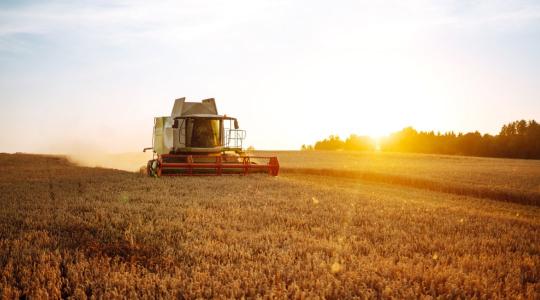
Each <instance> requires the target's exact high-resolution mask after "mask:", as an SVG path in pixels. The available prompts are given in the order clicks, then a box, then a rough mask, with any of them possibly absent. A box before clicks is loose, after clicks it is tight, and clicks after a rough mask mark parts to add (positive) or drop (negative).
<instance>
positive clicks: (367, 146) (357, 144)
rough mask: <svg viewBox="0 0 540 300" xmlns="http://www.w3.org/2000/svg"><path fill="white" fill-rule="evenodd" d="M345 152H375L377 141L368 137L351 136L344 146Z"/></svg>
mask: <svg viewBox="0 0 540 300" xmlns="http://www.w3.org/2000/svg"><path fill="white" fill-rule="evenodd" d="M343 147H344V149H345V150H351V151H373V150H375V141H374V140H373V139H372V138H370V137H368V136H358V135H356V134H351V135H350V136H349V137H348V138H347V139H346V140H345V143H344V144H343Z"/></svg>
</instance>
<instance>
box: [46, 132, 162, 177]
mask: <svg viewBox="0 0 540 300" xmlns="http://www.w3.org/2000/svg"><path fill="white" fill-rule="evenodd" d="M111 150H113V149H108V148H106V147H104V146H102V145H97V144H91V143H88V142H81V141H80V140H75V139H74V140H69V141H67V140H63V141H55V142H54V143H51V144H49V145H47V146H46V147H44V148H42V149H40V151H39V152H40V153H47V154H55V155H62V156H66V157H67V158H68V159H69V161H71V162H72V163H75V164H77V165H79V166H83V167H101V168H109V169H117V170H123V171H129V172H139V170H140V168H141V167H143V166H144V167H146V163H147V161H148V160H149V159H151V158H152V151H148V152H142V151H140V152H136V151H132V152H116V153H115V152H112V151H111ZM134 150H139V149H134ZM141 150H142V149H141Z"/></svg>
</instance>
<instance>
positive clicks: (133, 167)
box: [67, 152, 152, 172]
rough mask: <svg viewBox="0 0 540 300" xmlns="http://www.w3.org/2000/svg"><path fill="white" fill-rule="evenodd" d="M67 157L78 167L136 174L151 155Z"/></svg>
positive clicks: (83, 155) (127, 154)
mask: <svg viewBox="0 0 540 300" xmlns="http://www.w3.org/2000/svg"><path fill="white" fill-rule="evenodd" d="M67 157H68V159H69V160H70V161H71V162H73V163H75V164H77V165H79V166H84V167H102V168H109V169H117V170H124V171H129V172H138V171H139V170H140V169H141V167H145V166H146V163H147V161H148V160H149V159H151V158H152V153H143V152H130V153H114V154H111V153H82V152H79V153H71V154H67Z"/></svg>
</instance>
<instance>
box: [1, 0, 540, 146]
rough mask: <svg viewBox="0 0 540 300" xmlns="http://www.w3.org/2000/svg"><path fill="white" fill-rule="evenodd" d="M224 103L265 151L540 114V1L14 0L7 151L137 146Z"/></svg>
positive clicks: (6, 80)
mask: <svg viewBox="0 0 540 300" xmlns="http://www.w3.org/2000/svg"><path fill="white" fill-rule="evenodd" d="M180 97H186V98H187V100H188V101H199V100H201V99H205V98H210V97H214V98H216V101H217V105H218V110H219V112H220V113H222V114H227V115H231V116H235V117H237V118H238V119H239V123H240V126H241V127H242V128H243V129H246V130H247V140H246V145H253V146H254V147H255V148H256V149H299V147H300V146H301V145H302V144H312V143H314V142H315V141H316V140H320V139H322V138H324V137H326V136H328V135H330V134H338V135H340V136H341V137H346V136H348V135H349V134H351V133H355V134H359V135H371V136H375V137H377V136H383V135H386V134H388V133H390V132H393V131H397V130H400V129H402V128H403V127H406V126H413V127H415V128H416V129H419V130H435V131H442V132H444V131H450V130H453V131H474V130H479V131H480V132H482V133H491V134H496V133H498V131H499V129H500V127H501V126H502V125H503V124H504V123H508V122H511V121H514V120H517V119H536V120H540V1H498V0H491V1H482V0H478V1H358V0H355V1H313V0H311V1H307V0H297V1H282V0H268V1H257V0H240V1H234V0H208V1H204V0H203V1H201V0H188V1H158V2H153V1H2V0H0V152H16V151H20V152H39V153H66V152H74V151H75V152H76V151H82V150H83V149H84V150H87V151H88V150H92V151H93V150H95V151H104V152H110V153H117V152H136V151H141V150H142V148H144V147H148V146H150V144H151V135H152V126H153V117H155V116H166V115H169V114H170V111H171V109H172V105H173V101H174V99H176V98H180Z"/></svg>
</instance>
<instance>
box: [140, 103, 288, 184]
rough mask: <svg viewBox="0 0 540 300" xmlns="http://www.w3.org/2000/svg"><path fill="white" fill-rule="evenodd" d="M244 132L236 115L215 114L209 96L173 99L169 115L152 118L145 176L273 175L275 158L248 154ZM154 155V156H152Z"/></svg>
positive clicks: (215, 111)
mask: <svg viewBox="0 0 540 300" xmlns="http://www.w3.org/2000/svg"><path fill="white" fill-rule="evenodd" d="M245 137H246V132H245V131H244V130H241V129H240V128H239V126H238V121H237V120H236V118H232V117H229V116H227V115H219V114H218V112H217V107H216V102H215V100H214V99H213V98H210V99H205V100H202V101H201V102H186V101H185V98H180V99H176V100H175V102H174V106H173V109H172V113H171V116H166V117H156V118H154V133H153V136H152V147H150V148H145V149H144V151H146V150H153V152H154V155H153V159H152V160H150V161H148V164H147V168H146V170H147V173H148V175H149V176H158V177H159V176H194V175H217V176H219V175H227V174H239V175H247V174H250V173H268V174H270V175H272V176H277V175H278V172H279V162H278V160H277V157H266V156H248V155H245V153H244V151H243V148H242V146H243V141H244V138H245ZM156 155H157V157H156Z"/></svg>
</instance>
